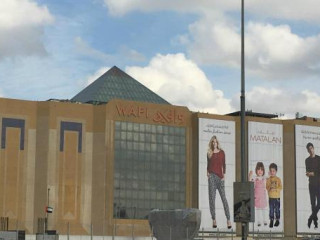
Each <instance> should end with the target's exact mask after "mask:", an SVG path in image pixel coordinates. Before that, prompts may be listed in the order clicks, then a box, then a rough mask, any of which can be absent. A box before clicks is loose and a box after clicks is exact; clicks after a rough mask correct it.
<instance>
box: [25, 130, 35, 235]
mask: <svg viewBox="0 0 320 240" xmlns="http://www.w3.org/2000/svg"><path fill="white" fill-rule="evenodd" d="M35 146H36V130H33V129H30V130H28V153H27V154H28V159H27V168H26V170H27V172H26V174H27V176H26V204H25V206H26V218H25V227H26V230H27V232H29V233H30V232H32V231H33V224H34V187H35V158H36V156H35V155H36V148H35Z"/></svg>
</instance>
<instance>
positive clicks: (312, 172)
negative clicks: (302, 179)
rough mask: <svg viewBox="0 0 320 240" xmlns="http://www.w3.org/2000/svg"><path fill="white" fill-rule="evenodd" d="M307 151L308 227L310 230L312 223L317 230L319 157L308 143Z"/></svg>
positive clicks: (319, 201) (319, 179)
mask: <svg viewBox="0 0 320 240" xmlns="http://www.w3.org/2000/svg"><path fill="white" fill-rule="evenodd" d="M306 148H307V151H308V153H309V155H310V156H309V157H308V158H307V159H306V161H305V164H306V176H307V177H308V178H309V195H310V203H311V211H312V213H311V215H310V217H309V219H308V227H309V228H310V226H311V223H312V221H313V223H314V228H315V229H316V228H318V217H317V214H318V212H319V209H320V184H319V181H320V173H319V172H320V157H319V156H318V155H316V154H315V151H314V147H313V144H312V143H310V142H309V143H308V144H307V146H306Z"/></svg>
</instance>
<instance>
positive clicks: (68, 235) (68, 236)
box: [67, 222, 70, 240]
mask: <svg viewBox="0 0 320 240" xmlns="http://www.w3.org/2000/svg"><path fill="white" fill-rule="evenodd" d="M67 227H68V229H67V240H69V238H70V223H69V222H68V225H67Z"/></svg>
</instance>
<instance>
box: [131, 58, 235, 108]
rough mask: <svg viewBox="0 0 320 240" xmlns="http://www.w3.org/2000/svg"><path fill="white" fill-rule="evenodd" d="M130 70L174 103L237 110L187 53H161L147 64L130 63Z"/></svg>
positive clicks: (145, 83) (143, 82)
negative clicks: (144, 65)
mask: <svg viewBox="0 0 320 240" xmlns="http://www.w3.org/2000/svg"><path fill="white" fill-rule="evenodd" d="M126 72H127V73H128V74H129V75H131V76H132V77H134V78H135V79H137V80H139V81H140V82H141V83H142V84H143V85H145V86H146V87H148V88H149V89H151V90H152V91H154V92H156V93H157V94H159V95H160V96H161V97H163V98H164V99H166V100H167V101H169V102H170V103H172V104H174V105H182V106H187V107H188V108H189V109H190V110H193V111H203V112H210V113H220V114H223V113H228V112H231V111H233V109H232V107H231V106H230V101H229V100H227V99H226V98H224V96H223V92H222V91H220V90H215V89H213V86H212V84H211V83H210V81H209V80H208V79H207V77H206V75H205V74H204V73H203V71H202V70H200V69H199V67H198V66H197V65H196V64H195V63H194V62H193V61H191V60H188V59H186V57H185V55H184V54H181V53H180V54H167V55H160V54H158V55H157V56H155V57H154V58H153V59H152V60H151V61H150V63H149V65H148V66H147V67H127V68H126Z"/></svg>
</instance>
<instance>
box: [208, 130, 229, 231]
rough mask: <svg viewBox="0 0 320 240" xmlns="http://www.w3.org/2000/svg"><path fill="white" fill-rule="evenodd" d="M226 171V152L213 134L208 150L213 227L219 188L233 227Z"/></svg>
mask: <svg viewBox="0 0 320 240" xmlns="http://www.w3.org/2000/svg"><path fill="white" fill-rule="evenodd" d="M225 173H226V162H225V154H224V151H223V150H222V149H221V147H220V144H219V141H218V139H217V137H216V136H212V138H211V139H210V141H209V147H208V152H207V177H208V186H209V205H210V213H211V217H212V221H213V222H212V227H213V228H216V227H217V221H216V212H215V210H216V209H215V201H216V192H217V190H218V192H219V194H220V197H221V200H222V203H223V208H224V212H225V215H226V218H227V227H228V228H231V222H230V212H229V205H228V201H227V198H226V194H225V188H224V186H225V181H224V180H225Z"/></svg>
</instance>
